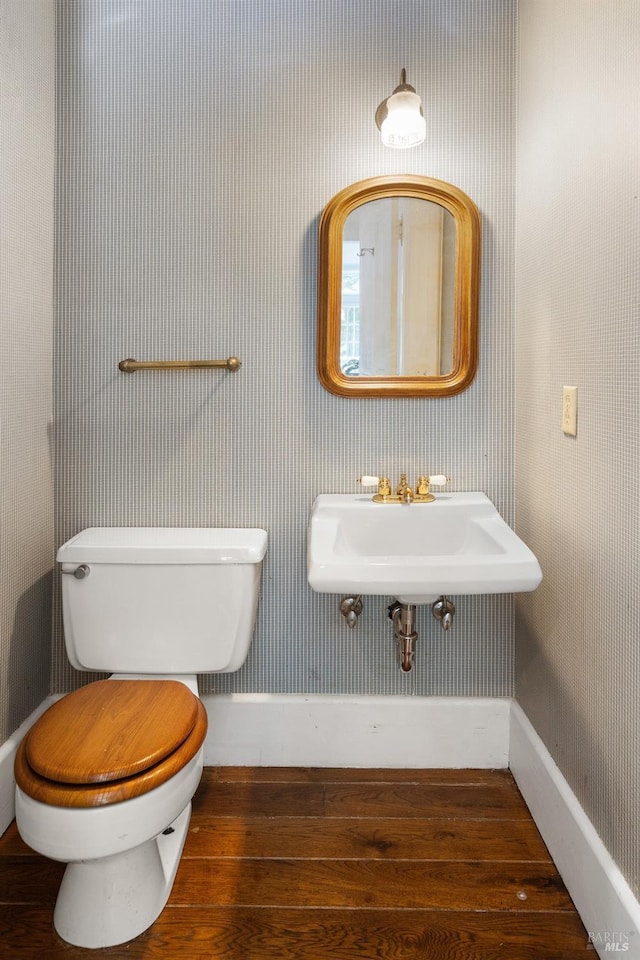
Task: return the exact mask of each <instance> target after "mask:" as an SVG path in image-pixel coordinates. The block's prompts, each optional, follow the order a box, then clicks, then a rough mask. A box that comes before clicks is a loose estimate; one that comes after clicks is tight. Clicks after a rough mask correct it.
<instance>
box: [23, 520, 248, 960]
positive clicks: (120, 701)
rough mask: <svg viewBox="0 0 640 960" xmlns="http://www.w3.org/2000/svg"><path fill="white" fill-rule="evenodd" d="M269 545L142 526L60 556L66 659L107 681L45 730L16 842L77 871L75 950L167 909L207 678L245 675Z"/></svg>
mask: <svg viewBox="0 0 640 960" xmlns="http://www.w3.org/2000/svg"><path fill="white" fill-rule="evenodd" d="M266 547H267V534H266V532H265V531H264V530H259V529H226V528H188V529H187V528H136V527H105V528H101V527H93V528H91V529H88V530H83V531H82V532H81V533H79V534H78V535H77V536H75V537H73V538H72V539H71V540H69V541H68V542H67V543H65V544H64V545H63V546H62V547H60V549H59V551H58V555H57V560H58V561H59V563H60V564H61V569H62V609H63V617H64V635H65V646H66V649H67V654H68V657H69V660H70V661H71V663H72V665H73V666H74V667H75V668H76V669H77V670H84V671H101V672H107V673H110V674H111V676H110V677H109V679H106V680H97V681H94V682H92V683H88V684H86V685H85V686H83V687H80V688H79V689H78V690H75V691H74V692H73V693H70V694H67V695H66V696H65V697H63V698H61V699H60V700H58V701H56V702H55V703H54V704H53V705H52V706H51V707H50V708H49V709H48V710H47V711H46V713H44V714H43V715H42V717H40V719H39V720H37V721H36V723H35V724H34V725H33V726H32V727H31V728H30V730H29V731H28V732H27V734H26V736H25V737H24V739H23V741H22V743H21V744H20V747H19V749H18V753H17V756H16V763H15V777H16V823H17V827H18V830H19V832H20V835H21V836H22V838H23V840H24V841H25V842H26V843H27V844H28V845H29V846H30V847H32V849H34V850H36V851H37V852H38V853H41V854H43V855H44V856H46V857H49V858H51V859H53V860H59V861H62V862H64V863H66V864H67V867H66V869H65V872H64V876H63V879H62V883H61V886H60V891H59V893H58V898H57V901H56V906H55V911H54V926H55V928H56V930H57V932H58V934H59V935H60V936H61V937H62V938H63V940H66V941H67V942H68V943H71V944H74V945H75V946H80V947H89V948H98V947H108V946H115V945H116V944H119V943H124V942H126V941H127V940H131V939H133V938H134V937H136V936H138V935H139V934H140V933H142V932H143V931H144V930H146V929H147V927H149V926H150V925H151V924H152V923H153V922H154V920H156V919H157V917H158V916H159V915H160V913H161V912H162V910H163V908H164V906H165V904H166V902H167V899H168V897H169V894H170V893H171V888H172V886H173V881H174V878H175V875H176V871H177V869H178V865H179V862H180V857H181V854H182V848H183V846H184V842H185V839H186V835H187V830H188V827H189V819H190V816H191V800H192V797H193V795H194V793H195V791H196V788H197V786H198V783H199V782H200V777H201V774H202V767H203V744H204V739H205V735H206V733H207V715H206V710H205V708H204V706H203V704H202V702H201V701H200V699H199V696H198V682H197V674H199V673H219V672H221V673H227V672H230V671H234V670H238V669H239V668H240V667H241V666H242V664H243V663H244V661H245V659H246V657H247V653H248V651H249V646H250V643H251V639H252V636H253V628H254V624H255V617H256V610H257V605H258V597H259V592H260V577H261V569H262V560H263V558H264V555H265V552H266ZM213 735H214V736H215V731H214V733H213Z"/></svg>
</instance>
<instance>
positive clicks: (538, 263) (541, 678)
mask: <svg viewBox="0 0 640 960" xmlns="http://www.w3.org/2000/svg"><path fill="white" fill-rule="evenodd" d="M520 10H521V13H520V19H521V26H520V62H521V77H520V104H519V160H518V170H519V186H518V200H517V222H518V243H517V251H518V254H517V277H518V286H517V289H518V301H517V307H518V367H517V370H518V377H517V398H518V400H517V437H518V443H517V469H516V489H517V511H516V514H517V518H518V529H519V532H520V533H521V535H523V536H524V537H525V538H526V539H527V540H528V542H529V543H530V545H531V547H532V548H533V550H534V551H535V552H536V554H537V555H538V557H539V558H540V562H541V564H542V567H543V569H544V573H545V579H544V582H543V584H542V586H541V588H540V589H539V590H538V591H537V592H536V593H535V594H531V595H529V596H526V597H525V596H523V597H521V598H519V600H518V604H517V613H518V617H517V620H518V644H517V650H518V654H517V685H516V694H517V698H518V700H519V702H520V703H521V705H522V707H523V708H524V710H525V711H526V712H527V714H528V715H529V717H530V719H531V721H532V722H533V724H534V725H535V727H536V729H537V730H538V732H539V733H540V735H541V736H542V737H543V739H544V740H545V743H546V745H547V747H548V749H549V750H550V752H551V754H552V755H553V757H554V759H555V761H556V763H557V764H558V765H559V766H560V769H561V770H562V772H563V774H564V776H565V777H566V778H567V780H568V781H569V784H570V785H571V787H572V789H573V790H574V792H575V794H576V795H577V797H578V799H579V800H580V802H581V804H582V805H583V807H584V809H585V811H586V812H587V814H588V816H589V818H590V819H591V821H592V822H593V824H594V826H595V828H596V830H597V831H598V833H599V834H600V836H601V837H602V839H603V841H604V843H605V844H606V845H607V847H608V849H609V850H610V852H611V854H612V856H613V857H614V859H615V860H616V861H617V863H618V865H619V866H620V868H621V869H622V871H623V872H624V873H625V875H626V877H627V879H628V881H629V883H630V884H631V885H632V887H633V889H634V891H635V893H636V896H637V895H638V894H639V893H640V847H639V845H638V810H639V809H640V711H639V710H638V698H639V696H640V647H639V645H638V637H639V635H640V613H639V611H640V560H639V557H640V553H639V550H638V535H639V533H640V498H639V496H638V463H639V460H640V440H639V438H640V432H639V424H640V400H639V396H640V394H639V391H638V369H639V367H640V272H639V270H638V250H639V249H640V139H639V136H638V116H639V115H640V59H639V58H638V50H639V49H640V6H639V5H638V3H637V2H636V0H611V2H609V3H607V4H602V3H600V2H598V0H567V2H564V3H557V2H555V0H521V4H520ZM563 385H570V386H577V388H578V433H577V436H576V437H566V436H564V435H563V433H562V432H561V429H560V424H561V411H562V387H563Z"/></svg>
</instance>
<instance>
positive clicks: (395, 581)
mask: <svg viewBox="0 0 640 960" xmlns="http://www.w3.org/2000/svg"><path fill="white" fill-rule="evenodd" d="M307 575H308V579H309V584H310V586H311V587H312V588H313V589H314V590H316V591H318V592H319V593H352V594H380V595H384V596H391V597H395V598H396V599H397V600H399V601H400V602H401V603H406V604H418V603H432V602H433V601H434V600H436V598H437V597H439V596H440V595H442V594H444V595H447V594H450V595H454V596H456V595H463V594H471V593H518V592H521V591H528V590H535V588H536V587H537V586H538V584H539V583H540V581H541V580H542V571H541V570H540V564H539V563H538V561H537V560H536V558H535V556H534V555H533V553H532V552H531V550H530V549H529V547H528V546H527V545H526V544H525V543H524V542H523V541H522V540H521V539H520V537H518V535H517V534H516V533H514V531H513V530H512V529H511V527H509V525H508V524H507V523H505V521H504V520H503V519H502V517H501V516H500V514H499V513H498V511H497V510H496V508H495V507H494V505H493V503H492V502H491V501H490V500H489V499H488V497H486V496H485V495H484V494H483V493H442V494H439V495H437V496H436V499H435V501H434V502H433V503H412V504H404V503H402V504H399V503H391V504H389V503H373V502H372V500H371V497H370V496H369V495H367V494H354V495H350V494H321V495H320V496H318V497H317V498H316V500H315V502H314V504H313V509H312V511H311V517H310V520H309V529H308V538H307Z"/></svg>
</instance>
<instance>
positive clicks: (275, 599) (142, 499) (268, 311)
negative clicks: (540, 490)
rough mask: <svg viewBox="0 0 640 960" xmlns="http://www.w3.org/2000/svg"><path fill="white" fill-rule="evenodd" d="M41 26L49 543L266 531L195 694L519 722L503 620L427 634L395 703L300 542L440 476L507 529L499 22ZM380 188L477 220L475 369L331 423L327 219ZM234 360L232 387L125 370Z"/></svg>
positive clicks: (284, 5) (508, 253)
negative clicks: (388, 494) (50, 332)
mask: <svg viewBox="0 0 640 960" xmlns="http://www.w3.org/2000/svg"><path fill="white" fill-rule="evenodd" d="M58 9H59V22H58V64H59V65H58V151H59V165H58V182H57V237H56V239H57V250H58V256H57V277H56V290H57V299H56V311H57V331H56V341H55V342H56V358H55V396H56V422H55V435H56V461H57V468H56V480H57V498H56V541H57V543H61V542H62V541H63V540H65V539H66V538H68V537H69V536H71V535H72V534H74V533H76V532H77V531H78V530H80V529H82V528H83V527H86V526H89V525H101V524H104V525H119V524H124V525H129V524H131V525H137V524H141V525H156V526H157V525H173V526H178V525H196V526H206V525H230V526H242V525H256V526H262V527H264V528H265V529H266V530H267V531H268V534H269V547H268V555H267V559H266V562H265V565H264V576H263V583H262V596H261V603H260V609H259V617H258V624H257V629H256V633H255V639H254V642H253V645H252V648H251V652H250V655H249V659H248V661H247V663H246V665H245V666H244V667H243V669H242V670H241V671H240V672H239V673H237V674H234V675H227V676H223V677H218V678H216V677H209V678H207V679H206V680H205V681H204V683H203V690H204V692H212V691H215V690H224V691H229V690H235V691H268V692H310V693H311V692H335V693H354V694H355V693H358V694H369V693H371V694H374V693H388V694H394V693H406V692H411V691H415V692H417V693H421V694H460V695H462V694H469V695H482V696H485V695H487V696H493V695H510V694H511V693H512V683H513V657H512V644H513V626H512V605H511V601H510V599H509V598H507V597H503V596H497V597H489V598H482V599H462V598H461V599H460V600H459V602H458V611H459V612H458V615H457V619H456V622H455V626H454V628H453V630H451V631H450V633H449V634H447V635H445V634H444V633H443V632H442V631H441V629H440V627H439V625H438V624H437V622H436V621H435V620H433V618H432V617H431V613H430V611H429V612H428V613H427V612H425V611H421V612H420V616H419V624H418V629H419V641H418V652H417V657H416V661H417V667H416V670H415V674H414V675H413V676H409V677H407V676H405V675H404V674H402V673H401V671H400V670H399V668H398V666H397V664H396V660H395V651H394V645H393V641H392V632H391V624H390V622H389V621H388V620H387V615H386V613H387V612H386V605H387V603H388V602H389V601H388V600H387V599H385V598H373V599H371V600H369V601H367V602H366V604H365V611H364V613H363V615H362V617H361V622H360V625H359V626H358V628H357V629H356V631H354V632H351V631H349V630H348V628H347V627H346V625H345V624H344V621H343V619H342V617H341V616H340V614H339V609H338V604H339V599H340V597H339V596H323V595H317V594H314V593H313V592H312V591H311V590H310V588H309V587H308V585H307V580H306V569H305V538H306V525H307V519H308V515H309V510H310V507H311V504H312V501H313V498H314V497H315V495H316V494H318V493H322V492H325V493H331V492H355V491H356V482H355V481H356V478H357V477H358V476H360V475H361V474H362V473H363V472H372V473H380V472H385V473H389V474H390V475H392V476H393V477H397V476H398V475H399V473H400V472H401V471H406V472H407V473H408V474H409V476H410V477H415V476H416V475H417V474H418V473H421V472H424V471H428V472H442V473H446V474H448V475H449V476H450V477H451V478H452V483H451V488H452V489H454V490H483V491H485V492H486V493H487V494H488V495H489V496H490V497H492V498H493V499H494V501H495V503H496V505H497V506H498V508H499V509H500V510H501V511H502V512H503V514H504V515H505V517H506V518H507V519H508V520H509V519H512V515H513V484H512V475H513V439H512V435H513V406H512V401H513V390H514V368H513V362H514V319H513V310H514V307H513V289H512V286H513V263H512V256H513V189H514V188H513V175H514V152H513V151H514V136H515V124H514V109H515V102H514V98H515V86H514V57H515V6H514V4H513V3H512V2H510V0H509V2H507V0H449V2H447V3H442V2H441V0H350V2H349V3H345V2H343V0H273V2H269V3H267V2H265V0H243V2H236V0H219V2H216V3H211V2H210V0H183V2H181V3H176V2H175V0H154V2H153V3H149V2H147V3H143V2H139V0H135V2H134V0H94V2H91V3H77V2H70V0H61V2H60V3H59V4H58ZM402 67H406V69H407V73H408V79H409V80H410V82H411V83H413V84H414V85H415V86H416V88H417V89H418V90H419V92H420V93H421V95H422V97H423V102H424V109H425V114H426V122H427V141H426V143H425V144H424V145H423V146H421V147H419V148H417V149H415V150H411V151H406V152H405V151H402V152H400V151H390V150H388V149H386V148H384V147H382V146H381V144H380V141H379V135H378V132H377V130H376V127H375V124H374V119H373V117H374V113H375V109H376V107H377V105H378V103H379V102H380V101H381V100H382V99H383V98H384V97H386V96H388V95H389V94H390V92H391V91H392V89H393V87H394V86H395V85H396V84H397V83H398V82H399V77H400V70H401V68H402ZM390 173H398V174H400V173H418V174H424V175H427V176H431V177H436V178H440V179H443V180H447V181H450V182H452V183H454V184H456V185H457V186H459V187H461V188H462V189H463V190H464V191H466V192H467V193H468V194H469V195H470V196H471V197H472V198H473V199H474V200H475V202H476V204H477V205H478V207H479V208H480V211H481V214H482V220H483V244H484V246H483V270H482V293H481V353H480V368H479V373H478V376H477V379H476V381H475V382H474V384H473V386H472V387H471V388H470V389H469V390H468V391H467V392H465V393H464V394H462V395H460V396H458V397H453V398H445V399H432V400H421V399H406V400H359V401H356V400H348V399H342V398H339V397H335V396H332V395H330V394H328V393H326V392H325V391H324V390H323V388H322V387H321V386H320V384H319V383H318V381H317V378H316V375H315V323H316V306H315V304H316V257H317V243H316V236H317V227H318V220H319V217H320V214H321V211H322V209H323V207H324V205H325V204H326V203H327V201H328V200H329V199H330V198H331V197H332V196H333V195H334V194H335V193H336V192H337V191H338V190H340V189H342V188H343V187H345V186H346V185H348V184H349V183H351V182H353V181H356V180H359V179H362V178H364V177H369V176H376V175H381V174H390ZM229 354H236V355H237V356H239V357H240V359H241V360H242V364H243V366H242V369H241V370H240V371H239V373H237V374H231V373H219V372H218V373H211V372H206V371H198V372H189V373H185V372H180V371H178V372H175V371H174V372H163V373H137V374H134V375H124V374H122V373H119V372H118V369H117V364H118V361H119V360H121V359H123V358H125V357H134V358H136V359H182V358H216V357H226V356H227V355H229ZM58 621H59V617H58ZM222 621H223V614H221V622H222ZM53 669H54V682H53V686H54V689H55V690H57V691H61V690H65V689H68V688H69V687H71V686H73V685H74V684H77V682H78V677H77V676H76V675H75V674H74V672H73V671H72V670H71V669H70V667H69V665H68V663H67V660H66V657H65V654H64V650H63V646H62V639H61V629H60V625H59V622H58V623H57V626H56V634H55V638H54V648H53ZM84 679H86V678H84Z"/></svg>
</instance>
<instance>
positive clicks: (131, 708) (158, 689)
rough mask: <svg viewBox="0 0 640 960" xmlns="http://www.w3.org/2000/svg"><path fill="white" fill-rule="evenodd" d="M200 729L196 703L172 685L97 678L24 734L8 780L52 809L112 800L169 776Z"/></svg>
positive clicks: (191, 750) (202, 722)
mask: <svg viewBox="0 0 640 960" xmlns="http://www.w3.org/2000/svg"><path fill="white" fill-rule="evenodd" d="M206 732H207V714H206V710H205V708H204V706H203V705H202V703H201V701H200V700H199V699H198V697H196V696H195V695H194V694H193V693H191V691H190V690H189V689H188V687H186V686H185V685H184V684H183V683H180V682H179V681H177V680H98V681H96V682H95V683H89V684H87V685H86V686H84V687H81V688H80V689H79V690H75V691H74V692H73V693H70V694H68V695H67V696H65V697H63V698H62V699H61V700H58V701H57V702H56V703H54V704H53V706H51V707H50V708H49V709H48V710H47V712H46V713H45V714H43V716H42V717H41V718H40V719H39V720H38V721H37V722H36V723H35V724H34V726H33V727H32V728H31V730H29V732H28V733H27V735H26V736H25V737H24V739H23V741H22V743H21V744H20V747H19V749H18V753H17V756H16V762H15V777H16V783H17V784H18V786H19V787H20V789H21V790H22V791H23V792H24V793H26V794H27V795H28V796H30V797H32V798H33V799H34V800H38V801H40V802H41V803H47V804H50V805H52V806H58V807H95V806H102V805H104V804H108V803H120V802H122V801H124V800H130V799H132V798H133V797H136V796H140V795H141V794H143V793H147V792H149V791H150V790H153V789H154V788H155V787H158V786H160V785H161V784H162V783H165V782H166V781H167V780H169V779H170V778H171V777H172V776H174V775H175V774H176V773H177V772H178V771H179V770H181V769H182V768H183V767H184V766H185V765H186V764H187V763H189V761H190V760H191V759H192V758H193V757H194V756H195V755H196V753H197V752H198V750H199V749H200V747H201V746H202V743H203V742H204V738H205V735H206Z"/></svg>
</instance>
